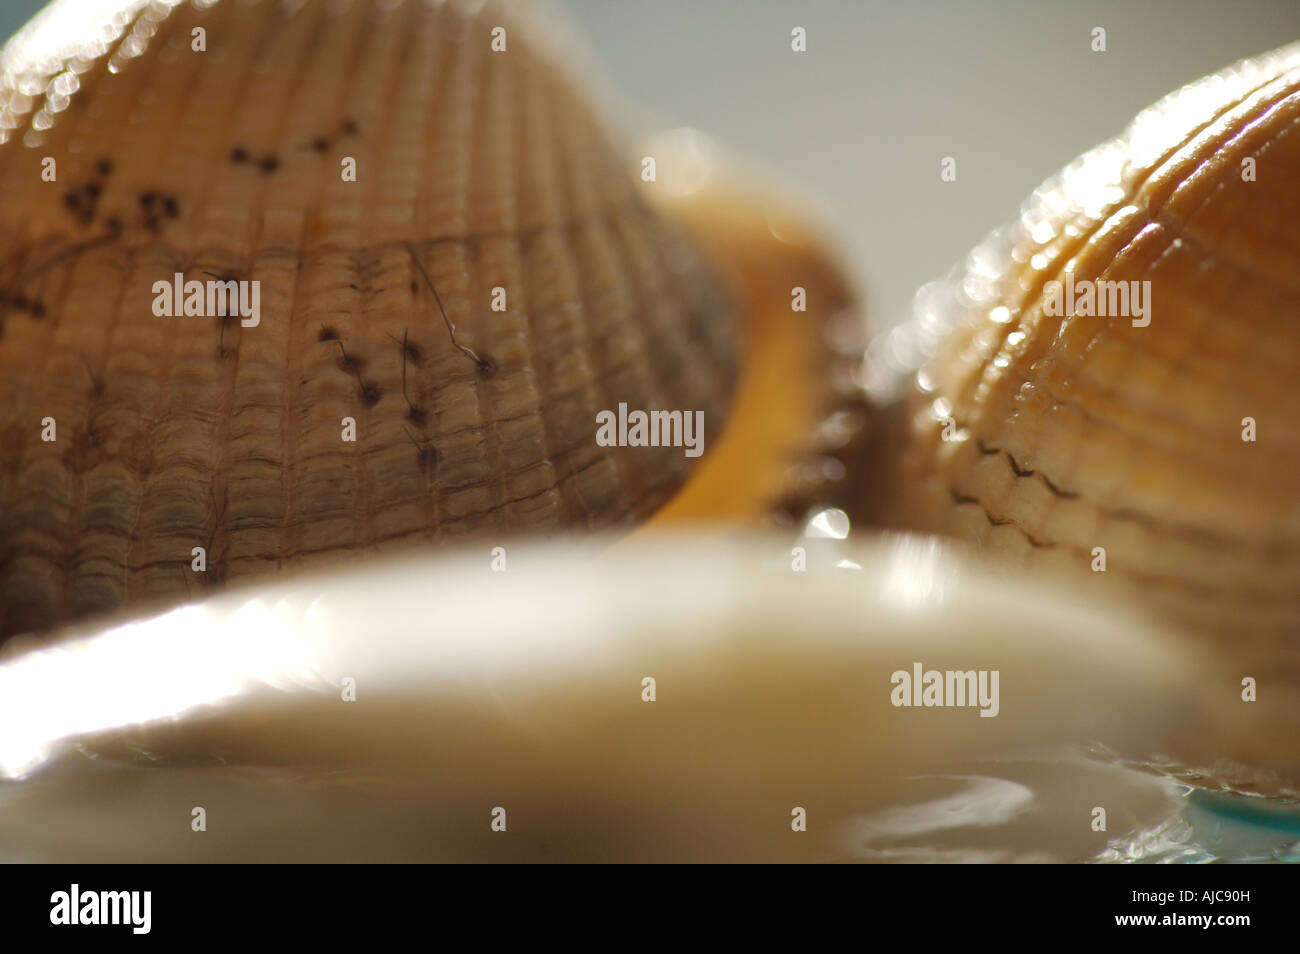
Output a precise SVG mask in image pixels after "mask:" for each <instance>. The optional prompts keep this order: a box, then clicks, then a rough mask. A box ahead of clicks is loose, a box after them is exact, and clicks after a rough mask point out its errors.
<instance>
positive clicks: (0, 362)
mask: <svg viewBox="0 0 1300 954" xmlns="http://www.w3.org/2000/svg"><path fill="white" fill-rule="evenodd" d="M136 7H139V5H138V4H136V5H132V10H133V12H131V13H130V15H129V16H127V15H123V16H119V17H118V18H117V20H116V21H114V24H115V25H112V29H111V30H109V29H108V28H105V29H104V30H100V29H98V28H96V29H94V30H90V31H89V34H90V36H91V37H92V39H90V40H88V41H87V45H86V46H84V47H83V48H81V50H80V51H77V50H71V51H69V52H65V53H63V54H61V56H62V62H61V63H56V64H54V65H51V64H50V63H48V62H47V63H45V64H44V65H43V66H41V68H40V70H36V69H35V67H33V66H32V65H31V61H32V57H28V56H25V55H24V54H25V51H24V49H23V48H22V44H23V43H24V38H23V37H22V36H21V35H20V37H18V38H17V39H16V40H15V41H14V42H15V44H18V46H17V47H15V46H13V45H11V47H10V48H9V49H8V50H7V51H6V53H5V64H4V65H5V76H4V87H3V89H2V90H0V137H2V139H3V144H0V294H3V296H4V297H3V300H2V301H0V636H3V635H5V634H9V633H13V632H16V631H20V630H23V629H35V628H40V627H45V626H48V625H51V624H53V623H56V622H59V621H61V620H64V619H68V618H71V617H74V616H78V615H82V614H85V613H87V612H91V611H97V610H103V609H109V608H113V607H119V606H123V605H126V604H133V603H136V602H137V601H141V600H161V601H164V602H165V601H173V602H174V601H175V600H177V599H180V598H184V597H186V596H191V595H196V594H197V593H199V592H202V591H203V590H204V589H205V588H207V587H211V586H213V585H217V584H220V583H222V582H225V581H230V580H235V579H239V578H244V577H250V576H257V575H261V574H264V573H268V572H272V571H275V570H278V569H284V568H287V567H290V566H298V565H303V564H309V563H313V562H317V561H319V560H323V559H327V558H330V557H332V556H335V555H338V554H341V553H344V552H351V551H362V552H366V551H374V550H380V549H385V548H388V547H389V546H392V545H400V544H407V543H417V542H421V541H444V540H452V539H458V538H463V537H468V536H474V537H478V538H486V539H491V540H494V541H498V540H499V541H504V540H505V539H508V538H513V537H515V536H517V535H520V534H525V533H545V532H556V531H564V530H566V529H569V528H581V529H587V528H594V527H600V526H609V525H618V524H623V523H629V522H632V521H634V520H636V519H638V518H641V517H644V516H646V515H647V514H649V513H650V512H652V511H653V510H654V509H655V508H656V507H658V506H659V505H660V504H662V503H663V502H664V500H665V499H667V497H668V496H670V495H671V493H672V491H673V490H674V489H675V488H676V487H677V486H678V485H680V484H681V483H682V481H683V480H684V479H685V477H686V475H687V472H688V469H689V466H690V464H691V463H692V462H691V460H690V459H688V458H686V457H685V456H684V454H683V449H682V448H681V447H641V448H632V447H606V446H600V445H598V444H597V441H596V424H595V418H596V413H597V412H598V411H600V410H603V409H616V408H617V407H618V405H619V404H620V403H621V402H625V403H626V404H627V405H628V407H629V408H633V409H638V408H639V409H646V410H649V409H654V408H659V409H668V410H675V409H680V410H683V411H688V412H693V411H696V410H699V411H703V412H704V421H705V428H706V435H707V436H706V440H705V445H704V446H705V448H706V452H707V448H708V446H709V439H708V438H711V437H712V436H715V435H716V434H717V433H718V432H719V430H720V427H721V422H722V415H723V412H724V411H725V407H726V403H727V401H728V399H729V394H730V391H731V385H732V382H733V379H734V377H735V371H736V360H737V359H736V355H735V351H734V347H735V346H734V342H733V328H732V316H731V311H730V306H729V303H728V302H727V300H726V296H725V294H723V293H722V292H721V291H720V290H719V286H718V285H717V284H716V282H715V280H714V278H713V276H712V274H711V272H710V271H709V270H708V268H707V267H706V266H705V264H704V262H703V261H702V259H701V256H700V255H699V253H697V252H696V251H695V250H694V248H692V247H691V246H690V245H688V244H687V243H686V242H685V241H684V240H683V239H681V238H680V237H679V235H678V234H677V233H676V232H675V231H673V230H672V229H671V228H669V227H668V226H667V225H665V224H664V223H663V222H662V221H661V220H660V218H659V217H658V216H657V215H655V214H654V213H652V212H651V211H650V210H649V208H648V207H647V206H646V205H645V204H644V202H643V200H642V197H641V195H640V194H639V189H640V188H641V187H642V186H641V184H640V183H638V182H637V181H636V179H635V175H636V173H637V171H638V168H637V166H636V164H635V163H631V162H629V161H627V160H625V159H624V158H623V157H622V156H621V154H619V153H618V152H616V150H615V149H614V148H613V147H612V146H611V144H610V142H609V141H608V139H607V137H606V135H605V133H604V132H603V131H602V125H601V123H600V121H599V119H598V118H597V116H596V115H595V113H594V111H593V109H592V108H591V107H590V106H588V105H587V103H586V101H585V99H584V97H583V96H582V95H581V93H580V91H579V90H578V89H577V82H576V81H575V80H574V79H572V78H571V77H570V76H569V75H567V74H566V73H565V72H564V71H563V70H562V69H560V68H558V67H557V64H556V62H555V60H556V59H557V54H556V53H555V52H554V50H553V47H552V45H551V43H550V42H549V40H548V38H547V37H546V36H545V35H544V34H545V33H546V31H545V30H542V29H541V27H542V26H545V24H539V22H538V21H537V20H536V19H535V18H533V17H532V16H531V15H530V13H529V11H526V10H522V11H521V10H520V9H516V8H515V7H514V6H512V5H508V4H507V5H501V4H493V3H489V4H486V5H482V4H458V3H445V4H440V3H429V2H420V0H406V2H378V0H357V2H353V3H338V2H326V0H321V2H303V3H292V4H287V3H279V2H269V0H268V2H244V0H239V2H235V0H225V2H220V3H215V4H197V5H191V4H189V3H185V4H181V5H178V6H175V7H174V8H173V7H170V6H168V5H163V4H153V5H150V6H147V7H145V8H143V9H142V10H141V9H134V8H136ZM497 26H503V27H504V28H505V29H506V41H507V44H506V49H505V51H503V52H497V51H494V50H493V49H492V48H491V44H492V39H493V35H492V30H493V28H494V27H497ZM198 27H202V28H203V30H204V32H205V45H206V49H205V50H204V51H202V52H198V51H195V50H194V49H193V36H194V34H193V31H194V30H195V29H196V28H198ZM113 31H116V32H115V33H114V32H113ZM106 32H107V33H113V36H112V38H111V40H110V39H105V35H106ZM45 157H53V159H54V160H55V161H56V164H57V180H56V181H54V182H47V181H43V180H42V176H41V174H42V169H43V168H44V167H43V165H42V160H43V159H44V158H45ZM345 158H351V159H354V160H355V164H356V181H344V176H343V175H342V169H343V163H344V160H345ZM176 272H181V273H183V274H184V276H185V279H186V280H191V279H193V280H198V281H208V280H216V279H226V278H229V279H236V280H249V281H252V280H256V281H258V282H260V322H259V323H258V324H257V325H256V326H248V327H245V326H244V325H243V324H242V323H241V320H239V319H228V320H222V319H220V318H216V317H197V316H189V317H184V316H182V317H159V316H157V315H155V313H154V310H153V306H154V301H155V297H156V296H155V293H154V291H153V286H154V283H155V282H158V281H167V282H170V281H171V280H172V276H173V274H174V273H176ZM425 273H427V276H428V278H427V280H426V278H425ZM494 288H502V289H504V290H505V295H506V298H505V303H506V307H505V310H502V311H496V310H493V308H492V307H491V302H492V297H493V289H494ZM439 300H440V301H439ZM443 307H445V312H446V318H445V319H444V316H443V312H442V308H443ZM453 329H454V331H453ZM403 342H405V346H404V345H403ZM47 418H52V419H53V420H54V422H55V427H56V431H55V432H54V433H55V436H56V439H55V440H53V441H46V440H43V431H44V428H45V425H44V423H43V422H44V421H45V420H46V419H47ZM344 418H352V419H354V420H355V424H356V440H355V442H348V441H345V440H343V426H344V424H343V419H344ZM198 546H201V547H204V548H205V550H206V553H207V565H208V569H207V571H206V572H205V573H195V572H193V571H192V570H191V568H190V565H191V560H192V559H193V557H192V549H193V548H194V547H198Z"/></svg>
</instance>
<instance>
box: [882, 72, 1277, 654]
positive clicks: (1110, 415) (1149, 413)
mask: <svg viewBox="0 0 1300 954" xmlns="http://www.w3.org/2000/svg"><path fill="white" fill-rule="evenodd" d="M1297 170H1300V46H1298V47H1290V48H1287V49H1284V50H1282V51H1279V52H1277V53H1274V54H1271V55H1267V56H1263V57H1260V58H1258V59H1256V60H1253V61H1248V62H1243V63H1240V64H1238V65H1236V66H1234V67H1233V68H1231V69H1228V70H1226V71H1225V72H1223V73H1220V74H1219V75H1216V76H1210V77H1207V78H1206V79H1204V80H1201V81H1199V82H1197V83H1194V84H1192V85H1190V86H1188V87H1186V88H1184V89H1182V90H1179V91H1178V92H1176V93H1174V94H1171V95H1170V96H1169V97H1167V98H1166V99H1164V100H1162V101H1161V102H1159V103H1158V104H1156V105H1155V106H1153V107H1152V108H1150V109H1148V110H1146V111H1145V112H1143V113H1142V114H1140V115H1139V116H1138V117H1137V118H1136V120H1135V121H1134V122H1133V124H1132V125H1131V126H1130V127H1129V129H1128V130H1127V132H1125V133H1124V134H1123V135H1122V136H1121V137H1120V138H1118V139H1117V140H1115V141H1113V142H1109V143H1106V144H1104V145H1102V146H1100V147H1098V148H1097V149H1095V150H1093V151H1092V152H1089V153H1088V154H1086V155H1084V156H1083V157H1082V158H1080V159H1079V160H1077V161H1076V162H1075V163H1074V164H1072V165H1071V166H1069V167H1067V168H1066V169H1065V170H1064V171H1063V172H1062V173H1061V174H1060V175H1059V176H1057V177H1055V178H1053V179H1051V180H1049V181H1048V182H1047V183H1045V184H1044V185H1043V186H1042V187H1041V188H1040V189H1038V190H1037V191H1036V192H1035V193H1034V194H1033V196H1032V197H1031V198H1030V199H1029V200H1028V202H1027V203H1026V205H1025V207H1024V210H1023V213H1022V215H1021V216H1020V219H1019V220H1018V221H1017V222H1016V223H1015V224H1014V225H1012V226H1011V227H1010V228H1008V229H1005V230H1002V231H1000V232H998V233H995V234H994V235H993V236H992V237H991V238H990V239H989V240H988V241H987V242H986V243H985V244H984V245H982V246H981V247H979V248H978V249H976V250H975V251H974V252H973V253H972V254H971V256H970V257H969V259H968V261H967V263H966V266H965V268H964V269H963V270H961V271H959V272H957V273H956V274H955V275H954V277H953V278H952V280H950V281H949V282H947V283H946V284H942V285H937V286H934V287H930V288H927V289H924V290H923V291H922V292H921V293H920V294H918V299H917V310H918V315H917V317H916V321H915V322H914V324H913V325H912V326H911V327H910V329H909V332H908V334H910V335H911V336H912V337H911V340H910V342H906V341H905V342H904V344H903V346H902V347H900V346H899V342H898V341H897V340H895V341H894V342H892V343H891V350H892V351H893V352H894V353H899V352H900V351H901V352H904V353H906V352H907V351H908V350H909V348H908V346H909V345H910V347H911V348H912V349H915V350H916V351H919V352H921V353H922V354H924V353H927V352H929V353H932V354H933V357H932V359H931V360H929V362H928V363H927V364H926V365H925V366H924V367H923V368H922V370H921V371H920V373H919V374H918V375H917V376H916V378H915V380H914V384H913V386H912V387H911V389H910V392H909V393H908V394H907V395H906V397H905V399H904V402H903V405H902V409H901V414H900V415H899V417H898V419H897V422H896V424H897V427H896V429H895V431H894V432H893V433H892V434H890V435H889V437H888V439H887V440H886V441H884V442H883V444H882V446H880V447H879V448H878V449H877V451H876V454H877V459H878V460H879V462H880V464H881V468H882V473H883V474H884V475H885V483H886V485H887V486H886V489H884V490H881V491H880V492H879V495H878V496H877V497H876V498H875V499H874V500H873V501H872V505H873V506H874V507H875V508H876V514H877V516H878V517H879V518H880V519H881V520H882V522H884V523H886V524H892V525H900V526H907V527H912V528H918V529H924V530H930V531H936V532H940V533H944V534H949V535H952V536H956V537H961V538H965V539H968V540H972V541H975V542H977V543H978V544H979V545H980V547H982V548H983V550H984V552H985V553H986V554H993V553H996V554H997V555H999V556H1000V557H1002V558H1004V559H1006V560H1008V561H1010V562H1011V563H1012V564H1013V565H1017V564H1018V565H1021V566H1025V567H1050V568H1053V569H1058V570H1061V571H1063V572H1066V573H1069V574H1071V575H1072V578H1073V579H1075V581H1076V582H1083V583H1095V584H1096V585H1099V586H1103V587H1104V588H1105V591H1106V592H1109V593H1112V594H1114V593H1120V592H1122V593H1123V594H1125V595H1127V596H1128V597H1131V598H1132V600H1133V601H1134V602H1135V603H1137V604H1138V605H1140V606H1143V607H1145V608H1147V609H1149V610H1150V611H1152V612H1154V613H1157V614H1159V615H1161V616H1164V617H1166V618H1167V619H1170V620H1173V621H1174V622H1175V623H1176V624H1177V625H1178V626H1179V627H1180V628H1182V629H1184V630H1189V631H1196V632H1202V633H1209V634H1212V636H1213V637H1215V640H1216V642H1217V643H1218V644H1219V645H1221V646H1225V647H1230V648H1232V649H1233V650H1234V651H1256V650H1260V651H1264V652H1267V653H1269V654H1270V660H1271V662H1272V663H1274V664H1276V665H1278V666H1282V665H1286V664H1288V663H1287V662H1286V660H1289V664H1290V665H1295V664H1296V657H1295V653H1296V652H1297V651H1300V643H1297V641H1296V639H1295V637H1296V636H1297V635H1300V387H1297V382H1298V381H1300V321H1298V320H1297V319H1298V318H1300V271H1298V270H1297V263H1298V262H1300V218H1297V208H1298V205H1300V188H1297V184H1296V173H1297ZM1071 280H1073V281H1074V282H1075V283H1076V288H1079V287H1080V286H1079V283H1087V282H1092V281H1114V282H1135V281H1139V282H1141V281H1145V282H1149V283H1150V286H1149V300H1148V301H1147V303H1146V308H1147V314H1146V315H1145V316H1139V315H1136V314H1125V315H1115V314H1114V313H1112V314H1111V315H1110V316H1108V317H1091V316H1087V315H1085V314H1083V313H1076V314H1073V315H1069V314H1066V315H1061V316H1054V315H1053V314H1050V313H1049V312H1051V311H1053V310H1055V303H1054V302H1051V301H1050V300H1049V299H1050V298H1051V296H1052V294H1053V291H1054V286H1052V285H1051V284H1050V283H1052V282H1059V283H1061V294H1062V297H1064V294H1065V292H1066V290H1067V289H1068V287H1069V285H1068V282H1069V281H1071ZM1130 287H1131V286H1130ZM1139 287H1140V286H1139ZM1075 300H1076V301H1077V300H1081V299H1077V298H1076V299H1075ZM1134 310H1135V309H1133V308H1132V306H1130V311H1131V312H1132V311H1134ZM1082 311H1083V308H1082V307H1081V308H1080V312H1082ZM873 363H874V364H875V365H876V366H879V365H880V361H879V360H876V361H874V362H873ZM869 374H870V372H869ZM1251 438H1253V440H1252V439H1251ZM1103 560H1104V563H1103ZM1103 568H1104V570H1103ZM1296 671H1297V672H1300V669H1297V670H1296Z"/></svg>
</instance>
